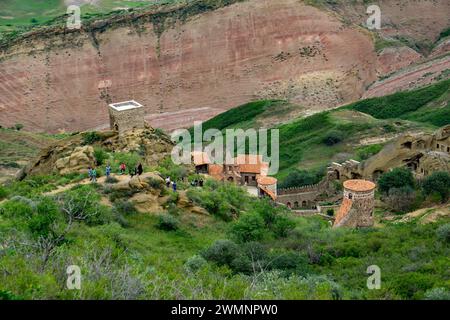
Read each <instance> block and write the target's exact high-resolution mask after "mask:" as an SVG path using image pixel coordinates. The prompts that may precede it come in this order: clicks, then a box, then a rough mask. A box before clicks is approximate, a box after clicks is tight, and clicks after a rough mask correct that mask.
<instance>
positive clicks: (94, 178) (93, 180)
mask: <svg viewBox="0 0 450 320" xmlns="http://www.w3.org/2000/svg"><path fill="white" fill-rule="evenodd" d="M92 182H94V183H95V182H97V170H95V168H94V169H92Z"/></svg>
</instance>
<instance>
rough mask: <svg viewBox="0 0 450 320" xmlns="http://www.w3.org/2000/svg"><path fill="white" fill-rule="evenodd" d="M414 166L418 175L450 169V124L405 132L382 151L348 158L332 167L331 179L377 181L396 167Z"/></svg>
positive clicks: (421, 176)
mask: <svg viewBox="0 0 450 320" xmlns="http://www.w3.org/2000/svg"><path fill="white" fill-rule="evenodd" d="M398 167H405V168H408V169H410V170H411V171H412V172H413V174H414V175H415V176H416V177H417V178H419V179H420V178H423V177H426V176H428V175H430V174H432V173H433V172H436V171H448V172H450V125H448V126H445V127H442V128H440V129H439V130H437V131H436V132H435V133H433V134H427V133H415V134H405V135H402V136H400V137H398V138H397V139H395V140H393V141H391V142H390V143H388V144H387V145H386V146H385V147H384V148H383V149H382V150H381V151H380V152H379V153H377V154H376V155H374V156H372V157H370V158H369V159H367V160H365V161H363V162H358V161H355V160H348V161H346V162H344V163H342V164H339V163H335V162H334V163H332V164H331V165H330V166H329V167H328V175H329V178H330V179H337V180H340V181H345V180H348V179H367V180H372V181H376V180H378V178H379V177H380V176H381V175H382V174H383V173H385V172H388V171H389V170H391V169H393V168H398Z"/></svg>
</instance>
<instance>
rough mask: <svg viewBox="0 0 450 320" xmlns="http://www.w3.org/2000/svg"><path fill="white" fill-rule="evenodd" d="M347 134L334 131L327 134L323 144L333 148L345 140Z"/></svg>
mask: <svg viewBox="0 0 450 320" xmlns="http://www.w3.org/2000/svg"><path fill="white" fill-rule="evenodd" d="M344 138H345V134H344V133H343V132H342V131H338V130H332V131H330V132H328V133H327V135H326V136H325V137H324V138H323V140H322V142H323V143H325V144H326V145H327V146H329V147H331V146H334V145H335V144H338V143H339V142H341V141H342V140H344Z"/></svg>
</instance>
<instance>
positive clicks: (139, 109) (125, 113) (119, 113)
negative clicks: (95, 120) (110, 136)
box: [109, 100, 145, 134]
mask: <svg viewBox="0 0 450 320" xmlns="http://www.w3.org/2000/svg"><path fill="white" fill-rule="evenodd" d="M144 116H145V109H144V107H143V106H142V105H141V104H140V103H138V102H136V101H134V100H131V101H125V102H119V103H113V104H110V105H109V123H110V127H111V130H114V131H117V132H119V134H122V133H123V132H125V131H127V130H131V129H144V128H145V122H144Z"/></svg>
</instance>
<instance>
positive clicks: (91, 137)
mask: <svg viewBox="0 0 450 320" xmlns="http://www.w3.org/2000/svg"><path fill="white" fill-rule="evenodd" d="M101 140H102V137H101V136H100V135H99V134H98V133H97V132H95V131H92V132H86V133H83V139H82V144H83V145H90V144H94V143H95V142H97V141H101Z"/></svg>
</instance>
